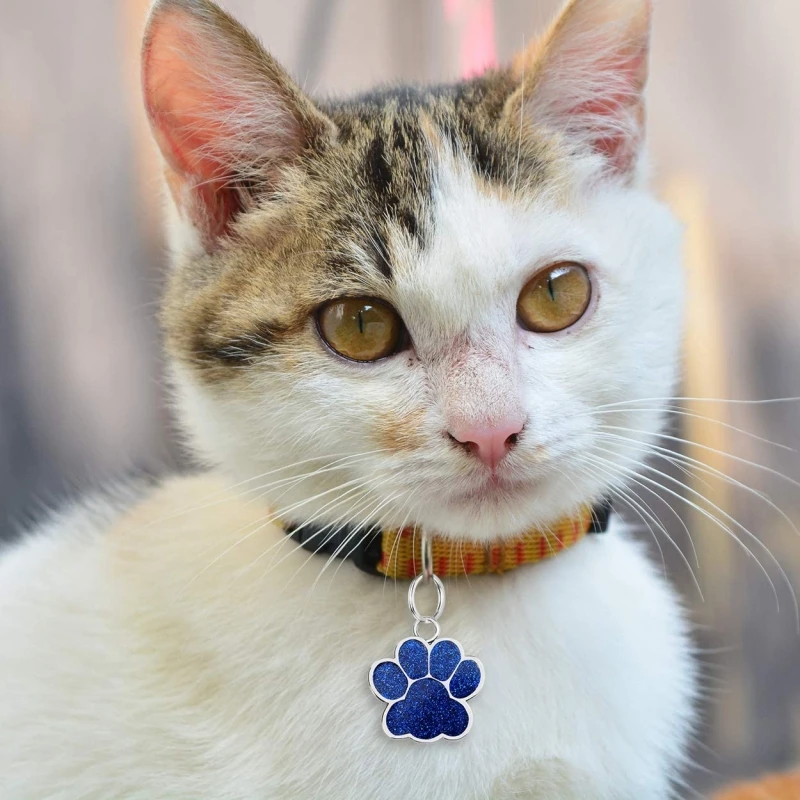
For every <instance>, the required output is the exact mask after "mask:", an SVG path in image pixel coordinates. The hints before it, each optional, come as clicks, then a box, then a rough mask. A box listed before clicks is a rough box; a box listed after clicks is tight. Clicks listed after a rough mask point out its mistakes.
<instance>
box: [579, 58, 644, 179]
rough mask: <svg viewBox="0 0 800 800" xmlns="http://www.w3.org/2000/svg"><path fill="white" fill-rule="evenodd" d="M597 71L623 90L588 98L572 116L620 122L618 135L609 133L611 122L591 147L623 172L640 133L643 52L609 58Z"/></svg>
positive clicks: (632, 155) (629, 163) (599, 65)
mask: <svg viewBox="0 0 800 800" xmlns="http://www.w3.org/2000/svg"><path fill="white" fill-rule="evenodd" d="M597 68H598V71H599V72H601V73H603V72H607V73H608V74H616V75H617V76H620V77H622V79H623V86H624V87H625V88H623V89H622V90H621V91H619V92H613V91H612V92H607V93H605V94H604V96H603V97H602V98H601V99H600V100H597V99H589V100H587V101H586V102H585V103H581V104H579V105H578V106H576V107H575V108H574V109H573V110H572V113H573V114H574V115H576V116H579V117H584V118H587V119H592V118H593V119H595V120H598V121H599V120H602V119H603V118H604V117H605V118H607V119H609V120H614V119H617V120H620V122H621V123H622V124H621V125H620V129H619V131H618V132H613V128H614V124H613V122H612V123H611V124H610V125H608V126H607V128H608V130H610V131H612V132H610V133H608V134H607V135H602V134H599V135H597V136H596V137H595V138H594V140H593V142H592V145H593V147H594V149H595V150H596V151H597V152H598V153H600V154H601V155H604V156H606V157H607V158H608V159H609V161H610V162H611V163H612V165H613V166H614V167H615V169H617V170H618V171H620V172H627V171H628V170H629V169H630V168H631V166H632V162H633V160H634V159H635V158H636V152H637V150H638V147H639V144H640V143H641V138H642V135H643V133H644V102H643V99H642V95H641V93H642V90H643V88H644V83H645V81H646V74H647V52H646V50H642V51H641V52H639V53H637V54H636V55H631V56H630V57H628V58H619V57H617V58H614V59H613V60H612V59H611V58H609V59H608V61H607V62H606V63H605V64H604V63H603V62H602V61H601V62H599V63H598V64H597ZM626 117H627V119H626ZM625 123H627V124H625ZM605 127H606V126H603V125H598V126H597V129H598V131H601V130H603V129H604V128H605Z"/></svg>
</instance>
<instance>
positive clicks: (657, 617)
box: [0, 478, 693, 800]
mask: <svg viewBox="0 0 800 800" xmlns="http://www.w3.org/2000/svg"><path fill="white" fill-rule="evenodd" d="M224 487H225V482H224V481H222V480H220V479H217V478H195V479H183V480H176V481H174V482H172V483H171V484H168V485H167V486H165V487H164V488H163V489H162V490H160V492H158V493H156V495H155V496H154V497H152V498H151V499H149V500H148V501H146V502H145V503H143V504H139V506H138V507H136V508H135V509H134V510H132V511H131V512H128V513H127V514H125V513H123V514H122V515H121V518H120V520H119V521H118V522H117V523H116V524H114V525H112V526H111V529H110V530H108V524H107V520H105V519H103V520H102V522H101V524H98V523H95V522H94V516H95V515H94V514H93V513H92V512H89V511H86V512H84V513H83V514H77V513H75V512H73V513H71V514H68V515H63V516H62V517H61V518H58V519H56V520H54V522H53V523H52V524H51V525H50V526H49V529H48V530H45V531H42V532H40V533H39V534H38V535H37V536H35V537H33V538H31V539H30V540H29V541H28V542H27V543H26V544H25V545H23V546H19V547H17V548H15V549H14V550H13V551H12V552H11V553H8V554H7V555H6V557H5V559H4V560H3V561H2V562H1V563H0V587H2V591H1V593H0V609H2V614H0V630H1V632H2V641H3V651H2V658H0V686H2V687H3V696H2V703H1V704H0V723H2V727H3V731H4V732H7V734H9V735H5V736H3V737H2V740H0V775H2V778H0V785H2V793H1V796H2V797H3V798H4V800H18V799H20V800H21V799H22V798H25V800H30V798H37V799H40V798H64V800H67V798H69V800H72V798H82V799H84V798H86V799H87V800H88V799H89V798H97V799H98V800H100V798H102V799H103V800H107V798H111V797H124V798H129V799H130V800H133V799H134V798H142V800H145V798H147V800H151V799H152V798H155V797H158V798H164V800H168V799H171V798H182V799H184V800H185V799H186V798H200V797H202V798H215V800H216V799H219V800H222V798H226V799H227V798H231V799H233V798H237V800H245V798H246V799H247V800H250V798H256V797H263V798H286V799H287V800H288V799H289V798H292V800H306V798H308V799H309V800H310V798H320V799H321V798H336V800H345V798H358V800H361V799H362V798H363V800H373V799H375V800H396V798H414V799H415V800H451V798H452V800H456V798H458V800H462V799H463V798H469V799H470V800H471V799H472V798H475V800H477V799H478V798H492V800H501V799H502V800H511V798H531V799H533V798H536V799H537V800H544V799H545V798H547V799H548V800H552V799H553V798H558V799H559V800H573V798H575V799H576V800H577V798H582V799H586V798H591V800H600V799H601V798H602V799H603V800H642V798H648V800H657V799H658V798H665V797H667V796H668V778H669V776H670V774H671V772H672V770H673V769H674V768H675V767H676V766H677V765H678V764H679V763H680V760H681V756H682V753H683V749H684V745H685V741H686V731H687V727H688V725H689V723H690V721H691V711H690V702H691V694H692V690H691V686H692V680H691V678H692V674H693V672H692V666H691V663H690V661H689V658H688V655H687V638H686V625H685V623H684V621H683V619H682V617H681V614H680V612H679V610H678V606H677V604H676V602H675V599H674V597H673V595H672V593H671V591H670V590H669V589H668V588H667V586H666V584H665V583H664V581H663V580H662V579H661V578H660V577H659V576H658V575H657V574H656V571H655V569H654V568H653V567H652V566H651V565H650V563H649V562H648V560H647V559H646V558H645V556H644V554H643V553H642V551H641V548H640V547H639V546H637V545H635V544H633V543H631V542H630V541H628V539H627V537H626V536H625V534H624V533H623V532H622V531H620V530H619V528H617V529H615V530H614V531H613V532H612V533H610V534H609V535H608V536H606V537H600V538H596V539H593V540H587V541H585V542H584V543H582V544H581V545H579V546H578V547H576V548H575V549H574V550H573V551H571V552H568V553H566V554H563V555H562V556H560V557H559V558H557V559H554V560H553V561H551V562H548V563H545V564H542V565H539V566H537V567H535V568H532V569H523V570H519V571H517V572H515V573H514V574H509V575H506V576H504V577H503V578H502V579H498V578H496V577H486V578H472V579H470V580H469V582H467V581H456V582H452V583H451V584H450V585H449V587H448V591H449V597H448V611H447V614H446V617H445V620H444V622H445V626H446V627H445V631H446V633H447V634H448V635H452V636H454V637H456V638H458V639H459V640H460V641H462V642H463V643H464V645H465V647H466V648H467V649H468V650H469V651H470V652H474V653H476V654H479V655H480V657H481V659H482V660H483V662H484V665H485V668H486V674H487V679H486V687H485V689H484V691H483V692H482V694H481V695H479V696H478V697H477V698H476V699H475V700H473V701H472V707H473V711H474V714H475V724H474V728H473V731H472V732H471V733H470V735H469V736H468V737H467V739H465V740H463V741H461V742H457V743H453V742H442V743H440V744H438V745H432V746H424V745H415V744H414V743H411V742H399V743H398V742H392V741H390V740H388V739H386V738H385V736H384V735H383V733H382V731H381V728H380V719H381V713H382V709H383V706H382V704H381V703H380V702H379V701H377V700H375V698H373V697H372V695H371V693H370V692H369V689H368V688H367V683H366V678H367V671H368V667H369V664H370V663H371V662H372V661H373V660H374V659H376V658H380V657H381V656H385V655H389V654H391V653H392V651H393V647H394V644H395V643H396V642H397V640H399V639H400V638H402V637H403V636H405V635H406V634H407V632H408V624H407V623H408V620H407V618H406V617H407V615H406V612H405V610H404V606H405V598H404V594H405V587H404V586H403V585H399V586H397V587H395V586H394V585H392V584H391V583H388V584H384V583H383V581H380V580H376V579H375V578H371V577H369V576H365V575H363V574H361V573H359V572H358V571H357V570H356V569H355V568H353V567H352V566H350V565H344V566H342V567H341V569H340V570H339V572H338V574H335V575H334V574H333V570H330V571H329V572H328V573H327V576H326V577H323V579H322V580H321V581H320V582H319V583H317V585H316V586H314V583H315V581H316V580H317V579H318V576H319V574H320V569H321V566H322V563H324V562H322V561H321V560H317V559H316V558H312V559H311V560H310V561H309V556H308V554H307V553H306V552H305V551H302V550H301V551H299V552H298V551H294V550H293V546H292V543H291V542H290V541H289V540H287V539H286V538H285V536H284V534H283V533H282V531H280V530H278V529H276V528H275V527H273V526H268V527H266V528H263V527H262V528H261V529H259V526H260V524H261V522H262V519H263V513H262V510H261V509H260V508H259V507H258V506H257V505H255V504H253V503H252V502H248V500H249V498H246V497H245V498H242V497H237V496H236V495H235V493H232V492H227V491H225V488H224ZM199 498H202V501H204V502H202V501H200V502H199ZM198 505H199V508H198ZM186 509H191V511H189V512H188V513H186ZM181 512H184V513H181ZM93 528H94V530H93ZM104 529H105V530H104ZM248 533H249V534H251V535H250V536H249V537H248V538H246V539H245V540H244V541H242V542H241V543H240V544H239V545H238V546H235V547H232V549H228V548H231V546H232V545H234V544H235V543H236V542H237V541H238V540H239V539H240V538H241V537H242V536H243V535H245V534H248ZM287 542H288V544H287ZM226 550H227V552H225V551H226Z"/></svg>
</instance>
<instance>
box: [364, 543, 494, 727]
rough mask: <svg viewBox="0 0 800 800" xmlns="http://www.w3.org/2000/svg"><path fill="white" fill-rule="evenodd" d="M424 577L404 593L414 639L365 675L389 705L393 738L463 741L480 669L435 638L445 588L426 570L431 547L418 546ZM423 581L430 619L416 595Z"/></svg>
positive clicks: (450, 643) (455, 646) (386, 720)
mask: <svg viewBox="0 0 800 800" xmlns="http://www.w3.org/2000/svg"><path fill="white" fill-rule="evenodd" d="M422 554H423V555H422V563H423V572H422V575H419V576H417V577H416V578H414V580H413V581H412V583H411V586H410V587H409V589H408V606H409V609H410V610H411V613H412V614H413V615H414V619H415V622H414V636H412V637H410V638H408V639H403V641H401V642H400V643H399V644H398V645H397V648H396V650H395V655H394V658H392V659H382V660H380V661H376V662H375V663H374V664H373V665H372V668H371V669H370V671H369V684H370V687H371V688H372V691H373V692H374V693H375V695H376V696H377V697H378V698H379V699H380V700H383V702H384V703H387V706H386V710H385V711H384V714H383V730H384V733H386V735H387V736H389V737H391V738H392V739H413V740H414V741H415V742H436V741H439V740H440V739H461V738H462V737H464V736H466V735H467V734H468V733H469V731H470V728H471V727H472V709H471V708H470V707H469V704H468V703H467V701H468V700H470V699H471V698H473V697H474V696H475V695H476V694H477V693H478V692H479V691H480V690H481V688H482V687H483V678H484V671H483V665H482V664H481V662H480V661H478V659H477V658H472V657H465V656H464V649H463V648H462V647H461V645H460V644H459V643H458V642H457V641H455V640H454V639H440V638H439V633H440V629H439V618H440V617H441V615H442V612H443V611H444V605H445V592H444V584H443V583H442V582H441V580H440V579H439V578H438V577H436V575H434V574H433V572H432V570H431V569H430V566H429V565H430V563H431V559H430V544H429V541H428V540H427V537H423V541H422ZM426 556H427V558H426ZM422 581H433V583H434V585H435V587H436V590H437V592H438V602H437V605H436V611H435V613H434V614H433V616H424V615H422V614H420V613H419V610H418V609H417V604H416V591H417V588H418V587H419V585H420V583H421V582H422ZM423 624H424V625H428V626H432V627H433V635H432V636H431V637H430V638H429V639H425V638H423V637H421V636H420V635H419V628H420V625H423Z"/></svg>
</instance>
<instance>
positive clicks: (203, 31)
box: [143, 0, 681, 539]
mask: <svg viewBox="0 0 800 800" xmlns="http://www.w3.org/2000/svg"><path fill="white" fill-rule="evenodd" d="M650 15H651V7H650V0H573V1H572V2H571V3H569V5H568V6H567V8H566V9H565V10H564V12H563V14H562V15H561V16H560V17H559V19H558V20H557V21H556V22H555V24H554V25H553V26H552V28H551V29H550V31H549V32H548V33H547V34H546V35H545V36H544V37H543V38H542V39H541V40H540V41H538V42H537V43H536V44H535V45H534V46H532V47H530V48H528V50H527V51H526V52H524V53H523V54H522V55H521V56H520V57H519V58H518V59H517V60H516V61H515V62H514V63H513V64H512V65H510V66H508V67H507V68H505V69H501V70H497V71H492V72H488V73H486V74H485V75H483V76H481V77H477V78H474V79H472V80H469V81H465V82H462V83H455V84H452V85H447V86H439V87H432V88H407V87H402V88H394V89H387V90H381V91H376V92H374V93H372V94H367V95H364V96H361V97H357V98H354V99H349V100H343V101H337V102H328V101H326V102H315V101H312V99H311V98H309V97H308V96H306V95H305V94H304V93H303V92H302V91H301V90H300V89H299V88H298V86H297V85H296V84H295V83H294V82H293V81H292V79H291V78H290V77H289V76H288V75H287V73H286V72H285V71H284V70H283V69H282V68H281V67H280V66H279V64H278V63H277V62H276V61H275V60H274V59H273V58H272V57H271V56H270V55H269V54H268V53H266V52H265V51H264V49H263V48H262V47H261V45H260V44H259V43H258V42H257V40H256V39H255V38H254V37H253V36H252V35H250V34H249V33H248V32H247V31H246V30H245V29H244V28H242V27H241V26H240V25H239V24H238V23H237V22H236V21H234V20H233V19H232V18H231V17H229V16H228V15H227V14H226V13H224V12H223V11H222V10H221V9H220V8H218V7H217V6H216V5H214V4H213V3H211V2H210V0H159V1H158V2H156V4H155V7H154V9H153V11H152V13H151V16H150V20H149V23H148V27H147V33H146V38H145V44H144V53H143V79H144V94H145V102H146V107H147V111H148V114H149V117H150V122H151V125H152V129H153V132H154V135H155V138H156V141H157V143H158V145H159V147H160V150H161V153H162V155H163V159H164V167H165V175H166V182H167V186H168V187H169V194H170V196H171V202H170V210H171V213H170V216H171V221H170V244H171V249H172V255H173V262H174V263H173V267H172V270H171V275H170V281H169V288H168V291H167V295H166V299H165V303H164V309H163V322H164V326H165V330H166V336H167V347H168V352H169V356H170V359H171V363H172V366H173V372H174V377H175V384H176V389H177V396H178V399H179V404H180V407H181V411H182V414H183V417H184V419H185V420H186V422H187V423H188V425H189V427H190V429H191V430H192V432H193V434H194V438H195V441H196V444H197V448H198V450H199V452H200V453H201V454H202V455H203V456H204V457H205V458H206V459H207V460H209V461H210V462H212V463H217V464H220V465H222V466H223V467H224V468H225V469H226V470H227V471H228V472H229V473H231V475H232V476H234V477H235V478H236V479H237V480H240V481H245V482H246V483H244V484H243V488H244V489H245V490H247V491H249V492H250V493H251V495H252V496H253V497H260V498H261V497H263V499H264V501H265V502H266V503H268V504H269V505H270V506H271V508H272V509H273V510H274V511H275V512H276V513H278V514H280V515H281V516H282V517H283V518H284V519H286V520H287V521H303V520H308V519H311V518H313V519H315V520H318V521H320V522H326V523H330V524H336V523H337V522H339V521H341V522H348V523H353V522H355V523H380V524H383V525H387V526H400V525H403V524H414V525H420V526H423V527H426V528H428V529H431V530H434V531H437V532H439V533H442V534H445V535H451V536H463V537H470V538H478V539H480V538H493V537H497V536H510V535H515V534H518V533H520V532H521V531H524V530H526V529H527V528H529V527H531V526H534V525H542V524H547V523H549V522H552V521H553V520H555V519H556V518H560V517H563V516H565V515H567V514H570V513H572V512H574V511H575V510H577V508H578V507H580V506H582V505H583V504H586V503H588V502H593V501H596V500H598V499H600V498H601V497H603V496H605V495H607V494H609V493H613V492H614V491H615V490H617V489H619V488H620V487H621V486H623V485H624V484H625V483H626V482H627V481H628V480H629V477H630V475H631V472H630V471H631V469H633V468H635V466H636V465H637V464H638V462H639V461H640V460H641V458H642V457H643V454H644V452H645V448H646V446H647V443H648V442H649V441H650V440H651V439H652V438H653V437H654V436H655V435H656V433H657V431H658V429H659V426H660V424H661V416H662V415H661V413H660V408H661V407H662V405H663V403H664V402H665V401H664V400H663V398H666V397H667V396H669V395H670V393H671V391H672V386H673V382H674V380H675V377H676V369H677V366H676V365H677V361H678V351H679V341H680V336H681V270H680V265H679V261H680V259H679V247H680V232H679V230H678V226H677V225H676V223H675V222H674V221H673V219H672V218H671V216H670V215H669V213H668V212H667V210H666V209H665V208H664V207H663V206H662V205H660V204H659V203H658V202H657V201H656V200H655V199H654V198H653V197H652V195H651V194H650V193H649V192H648V191H647V188H646V185H645V179H646V175H645V171H646V166H645V161H644V157H643V153H642V144H643V138H644V105H643V97H642V93H643V90H644V86H645V82H646V76H647V52H648V40H649V30H650ZM613 429H617V430H618V431H620V432H622V431H628V433H627V434H625V436H624V437H620V436H619V435H616V436H615V435H614V434H612V433H611V431H612V430H613Z"/></svg>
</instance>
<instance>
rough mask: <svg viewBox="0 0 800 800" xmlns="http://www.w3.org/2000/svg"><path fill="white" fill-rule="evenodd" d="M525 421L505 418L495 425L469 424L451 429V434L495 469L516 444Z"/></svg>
mask: <svg viewBox="0 0 800 800" xmlns="http://www.w3.org/2000/svg"><path fill="white" fill-rule="evenodd" d="M523 426H524V423H523V422H521V421H518V420H511V419H508V420H503V421H502V422H500V423H497V424H495V425H469V426H464V427H456V428H453V429H451V430H450V435H451V436H452V437H453V438H454V439H455V440H456V441H457V442H461V443H462V444H464V445H467V446H468V447H469V448H470V450H472V452H473V453H475V455H476V456H478V458H480V460H481V461H483V463H484V464H486V466H487V467H489V468H490V469H494V468H495V467H496V466H497V465H498V464H499V463H500V462H501V461H502V460H503V459H504V458H505V457H506V456H507V455H508V452H509V451H510V450H511V448H512V447H513V446H514V437H515V436H517V435H518V434H520V433H521V432H522V428H523Z"/></svg>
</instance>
